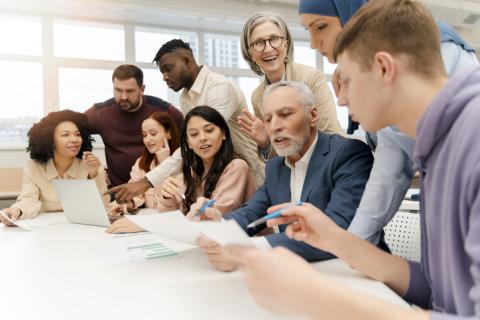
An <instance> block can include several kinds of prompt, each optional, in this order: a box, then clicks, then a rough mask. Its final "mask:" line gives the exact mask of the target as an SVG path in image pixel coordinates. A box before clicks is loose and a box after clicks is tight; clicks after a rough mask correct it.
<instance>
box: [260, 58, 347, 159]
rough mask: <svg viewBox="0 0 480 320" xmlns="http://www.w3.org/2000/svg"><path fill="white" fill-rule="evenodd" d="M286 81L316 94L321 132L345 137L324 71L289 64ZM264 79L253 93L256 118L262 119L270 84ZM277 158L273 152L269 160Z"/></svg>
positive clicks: (297, 64)
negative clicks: (264, 101)
mask: <svg viewBox="0 0 480 320" xmlns="http://www.w3.org/2000/svg"><path fill="white" fill-rule="evenodd" d="M285 80H289V81H298V82H302V83H304V84H306V85H307V86H308V87H309V88H310V89H311V90H312V91H313V93H314V95H315V98H316V101H317V109H318V116H319V119H318V125H317V128H318V130H320V131H321V132H326V133H338V134H340V135H342V136H345V132H344V130H343V129H342V127H341V126H340V123H339V122H338V119H337V110H336V108H335V102H334V100H333V95H332V93H331V91H330V89H329V88H328V83H327V80H326V78H325V76H324V75H323V73H322V71H320V70H318V69H316V68H313V67H309V66H306V65H303V64H299V63H288V64H287V69H286V75H285ZM267 81H268V80H267V79H266V78H264V79H263V81H262V82H261V83H260V85H259V86H258V87H257V88H256V89H255V90H254V91H253V93H252V105H253V110H254V113H255V116H256V117H257V118H260V119H262V118H263V117H262V115H263V106H262V98H263V93H264V92H265V88H266V86H267V85H269V83H267ZM272 156H275V153H274V151H273V150H271V151H270V152H269V156H268V158H271V157H272Z"/></svg>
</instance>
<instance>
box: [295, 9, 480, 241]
mask: <svg viewBox="0 0 480 320" xmlns="http://www.w3.org/2000/svg"><path fill="white" fill-rule="evenodd" d="M365 3H367V1H365V0H300V2H299V8H298V12H299V14H300V19H301V23H302V25H303V26H304V27H305V28H307V29H308V31H309V33H310V44H311V47H312V49H317V50H318V51H319V52H320V53H321V54H322V55H324V56H325V57H327V59H328V60H329V61H330V62H331V63H335V61H333V47H334V45H335V41H336V38H337V36H338V34H339V33H340V32H341V31H342V29H343V26H345V24H346V23H347V22H348V21H349V20H350V18H351V17H352V16H353V15H354V14H355V13H356V12H357V11H358V10H359V9H360V8H361V7H362V6H363V5H364V4H365ZM437 26H438V28H439V30H440V35H441V53H442V59H443V63H444V66H445V70H446V71H447V74H448V75H449V76H450V75H452V74H453V73H455V72H456V71H457V70H459V69H462V68H464V67H467V66H473V65H477V64H478V61H477V58H476V56H475V52H474V50H473V48H472V47H470V46H469V45H468V44H467V43H466V42H465V41H464V40H463V39H462V38H461V37H460V36H459V35H458V34H457V33H456V31H455V30H454V29H453V28H452V27H451V26H449V25H448V24H446V23H445V22H442V21H437ZM332 82H333V85H334V87H336V88H337V89H336V92H339V93H340V94H339V101H338V103H339V104H341V105H342V104H344V102H343V99H342V94H341V90H338V89H339V88H340V83H341V79H340V81H339V79H338V77H337V76H336V74H335V75H334V77H333V79H332ZM340 89H341V88H340ZM349 120H350V121H349V122H350V124H349V130H348V133H352V132H353V130H354V129H355V128H356V127H357V125H356V124H355V123H353V122H352V121H351V119H349ZM367 139H370V140H371V141H372V140H373V141H374V140H376V149H375V151H376V152H375V162H374V164H373V169H372V172H371V174H370V179H369V181H368V183H367V186H366V188H365V192H364V194H363V197H362V200H361V202H360V206H359V208H358V209H357V213H356V215H355V218H354V219H353V221H352V223H351V225H350V227H349V231H350V232H352V233H354V234H356V235H357V236H359V237H361V238H363V239H366V240H368V241H370V242H372V243H373V244H378V242H379V241H380V239H381V236H382V230H383V227H384V226H385V225H386V224H387V223H388V222H389V221H390V220H391V219H392V218H393V216H394V215H395V213H396V212H397V211H398V208H399V207H400V204H401V202H402V200H403V197H404V195H405V193H406V192H407V190H408V188H409V186H410V181H411V179H412V177H413V175H414V173H415V171H416V168H414V165H413V161H412V157H413V146H414V143H415V141H414V140H412V139H410V138H408V137H406V136H405V135H403V134H402V133H400V132H399V131H398V129H397V128H395V127H388V128H385V129H382V130H380V131H378V132H376V138H375V134H372V133H369V134H367Z"/></svg>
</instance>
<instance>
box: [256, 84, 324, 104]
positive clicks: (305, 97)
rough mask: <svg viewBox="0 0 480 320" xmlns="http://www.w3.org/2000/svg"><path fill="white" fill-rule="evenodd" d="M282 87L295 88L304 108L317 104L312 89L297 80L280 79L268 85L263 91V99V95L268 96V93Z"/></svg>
mask: <svg viewBox="0 0 480 320" xmlns="http://www.w3.org/2000/svg"><path fill="white" fill-rule="evenodd" d="M283 87H289V88H292V89H293V90H295V91H296V92H297V94H298V97H299V98H300V102H301V103H302V105H303V106H304V107H305V108H306V107H315V106H316V105H317V103H316V100H315V95H314V94H313V92H312V90H311V89H310V88H309V87H308V86H307V85H306V84H304V83H302V82H298V81H280V82H276V83H274V84H271V85H269V86H268V87H267V89H265V92H264V93H263V101H264V100H265V97H266V96H268V95H269V94H270V93H272V92H274V91H275V90H277V89H278V88H283ZM263 101H262V104H263Z"/></svg>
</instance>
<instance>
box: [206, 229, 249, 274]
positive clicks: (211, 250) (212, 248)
mask: <svg viewBox="0 0 480 320" xmlns="http://www.w3.org/2000/svg"><path fill="white" fill-rule="evenodd" d="M197 245H198V247H199V248H200V250H202V251H203V253H205V255H206V256H207V259H208V261H209V262H210V264H211V265H212V267H214V268H215V269H217V270H220V271H224V272H230V271H234V270H237V269H238V267H239V264H238V263H237V262H236V261H235V260H233V259H232V258H231V257H230V255H228V253H227V251H226V249H225V247H224V246H221V245H220V244H219V243H218V242H216V241H214V240H212V239H210V238H208V237H206V236H201V237H199V238H198V239H197Z"/></svg>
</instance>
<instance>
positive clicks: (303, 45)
mask: <svg viewBox="0 0 480 320" xmlns="http://www.w3.org/2000/svg"><path fill="white" fill-rule="evenodd" d="M293 56H294V60H295V61H296V62H299V63H301V64H305V65H307V66H311V67H314V68H316V67H317V53H316V51H315V50H313V49H310V45H309V44H308V43H307V42H300V41H297V42H295V46H294V48H293Z"/></svg>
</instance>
